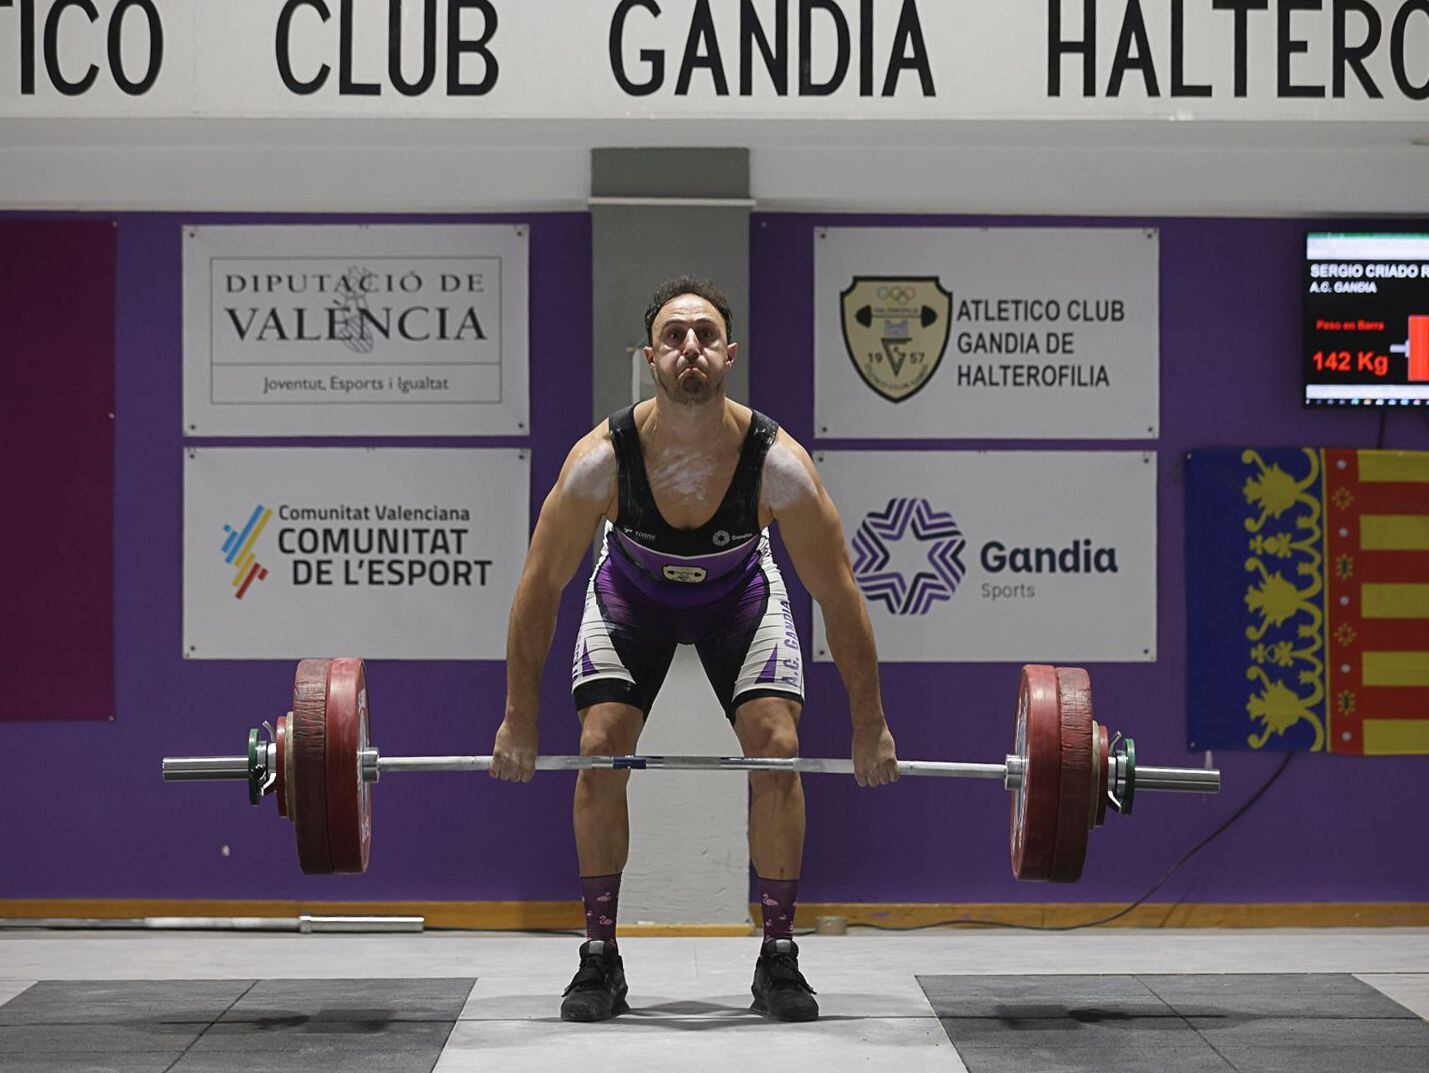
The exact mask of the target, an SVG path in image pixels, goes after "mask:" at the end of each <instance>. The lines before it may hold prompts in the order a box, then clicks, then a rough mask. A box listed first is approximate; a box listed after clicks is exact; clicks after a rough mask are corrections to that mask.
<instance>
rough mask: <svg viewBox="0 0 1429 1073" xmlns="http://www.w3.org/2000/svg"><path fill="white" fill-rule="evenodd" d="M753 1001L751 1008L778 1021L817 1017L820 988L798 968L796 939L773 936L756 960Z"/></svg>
mask: <svg viewBox="0 0 1429 1073" xmlns="http://www.w3.org/2000/svg"><path fill="white" fill-rule="evenodd" d="M750 991H752V992H753V993H754V1004H753V1005H752V1006H751V1007H750V1009H752V1010H754V1011H756V1012H757V1013H762V1014H764V1015H765V1016H766V1017H772V1018H773V1019H774V1020H776V1021H814V1020H817V1019H818V1016H819V1004H818V1002H816V1001H815V1000H814V995H816V994H817V992H816V991H815V990H814V989H813V988H812V987H810V986H809V981H808V980H805V979H804V974H803V973H802V972H800V971H799V947H798V946H797V945H796V944H795V942H794V940H793V939H770V940H768V941H767V942H766V943H765V944H764V945H763V946H762V947H761V948H760V950H759V960H758V961H756V962H755V963H754V983H753V985H752V986H751V987H750Z"/></svg>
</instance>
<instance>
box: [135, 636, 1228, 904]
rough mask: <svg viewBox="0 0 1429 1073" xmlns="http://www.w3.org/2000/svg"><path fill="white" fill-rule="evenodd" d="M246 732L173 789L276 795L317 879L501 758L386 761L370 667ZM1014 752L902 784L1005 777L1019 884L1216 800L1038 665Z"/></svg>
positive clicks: (1028, 684)
mask: <svg viewBox="0 0 1429 1073" xmlns="http://www.w3.org/2000/svg"><path fill="white" fill-rule="evenodd" d="M264 726H265V728H267V730H268V736H267V738H266V739H265V738H264V737H263V735H262V733H261V732H260V731H259V730H257V729H254V730H250V731H249V735H248V754H247V755H246V756H192V757H165V758H164V761H163V775H164V780H165V781H166V782H196V781H210V780H228V779H232V780H244V781H246V782H247V783H248V787H249V799H250V801H251V802H252V803H253V804H255V805H256V804H258V803H259V802H260V801H261V800H262V799H263V798H264V797H266V796H275V797H276V798H277V801H278V811H279V812H280V814H282V815H284V816H286V817H288V818H289V819H290V820H292V821H293V824H294V827H295V829H296V832H297V839H298V857H299V863H300V864H301V866H302V868H303V871H305V872H309V873H330V872H363V871H366V869H367V864H368V859H369V854H370V846H371V834H372V826H371V817H372V799H371V790H370V786H371V784H372V783H375V782H376V781H377V780H378V779H379V778H380V777H381V776H382V775H384V774H392V773H400V772H413V771H427V772H433V771H476V772H479V771H487V770H489V769H490V767H491V762H492V758H491V757H490V756H477V755H469V756H383V755H381V753H380V752H379V751H378V750H377V749H376V748H375V747H373V746H372V744H371V740H370V733H369V730H370V714H369V708H368V701H367V682H366V670H365V667H364V665H363V662H362V661H361V660H359V659H333V660H304V661H302V662H301V663H300V664H299V665H298V671H297V676H296V679H295V681H294V689H293V707H292V710H291V711H289V712H288V713H287V714H286V715H284V716H281V717H280V718H279V719H278V720H277V722H276V726H269V724H267V723H265V724H264ZM1013 748H1014V752H1012V753H1010V754H1008V755H1007V757H1006V758H1005V760H1004V762H1003V763H1001V764H981V763H960V762H948V761H928V760H900V761H899V762H898V771H899V774H900V775H909V776H915V777H918V776H927V777H942V778H971V779H997V780H999V781H1001V782H1002V784H1003V787H1004V789H1006V790H1008V791H1011V792H1012V795H1013V797H1012V809H1011V812H1012V815H1011V847H1012V870H1013V874H1014V875H1015V876H1016V877H1017V878H1018V879H1024V880H1051V881H1053V882H1072V881H1074V880H1076V879H1078V878H1079V877H1080V876H1081V872H1082V868H1083V864H1084V862H1085V858H1086V849H1087V836H1088V834H1089V833H1090V831H1092V830H1094V829H1095V828H1096V827H1099V826H1101V824H1102V822H1103V820H1104V819H1105V816H1106V810H1107V807H1108V806H1110V807H1111V808H1112V809H1113V810H1114V811H1117V812H1120V813H1122V814H1124V815H1125V814H1129V813H1130V812H1131V809H1132V804H1133V802H1134V799H1135V794H1136V791H1138V790H1156V791H1175V792H1182V793H1216V792H1218V791H1219V790H1220V785H1221V778H1220V772H1219V771H1217V770H1215V769H1210V768H1173V767H1147V766H1138V764H1137V762H1136V746H1135V742H1134V741H1132V739H1130V738H1122V737H1121V736H1120V735H1116V736H1111V735H1109V733H1108V731H1107V728H1106V727H1104V726H1102V725H1100V724H1098V723H1097V722H1096V720H1095V719H1093V718H1092V706H1091V681H1090V678H1089V677H1088V675H1087V673H1086V671H1084V670H1082V669H1080V668H1076V667H1050V666H1045V665H1039V664H1031V665H1028V666H1026V667H1024V668H1022V674H1021V678H1020V681H1019V685H1018V698H1017V722H1016V733H1015V735H1014V740H1013ZM536 770H538V771H590V770H615V771H707V770H720V771H771V772H791V773H792V772H797V773H800V774H838V775H851V774H853V770H854V768H853V761H852V760H831V759H819V758H813V757H789V758H785V757H747V756H644V755H632V756H538V757H537V759H536Z"/></svg>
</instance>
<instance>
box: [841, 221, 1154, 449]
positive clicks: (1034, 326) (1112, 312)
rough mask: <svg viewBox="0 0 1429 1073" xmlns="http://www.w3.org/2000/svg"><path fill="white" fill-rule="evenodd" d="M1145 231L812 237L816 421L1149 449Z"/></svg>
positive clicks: (1150, 273)
mask: <svg viewBox="0 0 1429 1073" xmlns="http://www.w3.org/2000/svg"><path fill="white" fill-rule="evenodd" d="M1159 246H1160V240H1159V236H1158V233H1157V232H1156V231H1155V230H1148V229H1144V228H1099V229H1086V228H1081V229H1063V228H1035V229H1034V228H991V229H989V228H981V229H978V228H928V227H906V228H868V227H829V228H819V229H817V230H816V231H815V233H814V427H815V429H816V430H817V431H818V434H819V435H820V436H839V437H858V438H864V437H867V438H872V439H900V440H901V439H908V438H910V437H916V438H925V439H969V438H977V439H1053V438H1067V439H1071V438H1084V439H1086V438H1091V439H1108V438H1114V439H1150V438H1153V437H1155V436H1156V432H1157V413H1158V405H1159V401H1158V400H1159V396H1158V389H1159V383H1160V334H1159V328H1158V323H1159V312H1158V302H1159V291H1158V289H1157V288H1158V282H1157V281H1158V279H1159V269H1160V254H1159V252H1158V251H1159Z"/></svg>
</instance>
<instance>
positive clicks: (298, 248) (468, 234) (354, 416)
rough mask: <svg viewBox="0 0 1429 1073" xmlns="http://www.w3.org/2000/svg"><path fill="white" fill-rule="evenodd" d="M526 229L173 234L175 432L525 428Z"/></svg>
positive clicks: (476, 432)
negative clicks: (177, 311)
mask: <svg viewBox="0 0 1429 1073" xmlns="http://www.w3.org/2000/svg"><path fill="white" fill-rule="evenodd" d="M527 272H528V255H527V235H526V228H525V226H524V225H513V224H491V225H466V224H461V225H442V226H410V227H409V226H381V227H368V226H353V225H325V226H300V225H294V226H266V227H264V226H254V227H247V226H228V227H188V228H185V229H184V431H185V433H186V434H188V435H198V436H213V435H222V436H274V435H277V436H284V435H286V436H343V435H371V436H401V435H419V436H420V435H427V436H430V435H452V436H456V435H461V436H482V435H508V436H519V435H525V434H526V430H527V429H528V427H529V422H528V407H529V398H528V389H527V382H528V356H529V355H528V323H527V316H528V307H527V291H528V286H529V280H528V274H527Z"/></svg>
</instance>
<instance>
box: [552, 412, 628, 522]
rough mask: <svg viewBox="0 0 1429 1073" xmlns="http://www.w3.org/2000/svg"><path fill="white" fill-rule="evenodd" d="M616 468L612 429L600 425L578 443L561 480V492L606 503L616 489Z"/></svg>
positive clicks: (571, 451) (567, 458) (604, 424)
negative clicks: (611, 437) (614, 485)
mask: <svg viewBox="0 0 1429 1073" xmlns="http://www.w3.org/2000/svg"><path fill="white" fill-rule="evenodd" d="M616 471H617V465H616V459H615V448H614V446H613V445H612V443H611V441H610V429H609V427H608V426H607V425H606V423H605V422H601V423H600V424H599V425H596V426H595V428H593V429H591V430H590V431H589V432H587V433H586V434H585V435H584V436H582V437H581V438H580V439H578V440H577V441H576V442H575V445H574V446H573V447H572V448H571V450H570V454H568V455H567V456H566V464H565V467H564V471H563V474H562V477H561V482H560V488H561V491H562V492H564V493H565V494H567V495H570V496H574V497H575V498H577V499H581V500H586V501H589V502H606V501H608V500H609V499H610V497H611V495H612V493H613V491H614V488H613V483H612V482H613V481H614V480H615V477H616Z"/></svg>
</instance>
